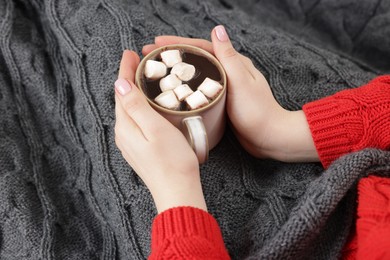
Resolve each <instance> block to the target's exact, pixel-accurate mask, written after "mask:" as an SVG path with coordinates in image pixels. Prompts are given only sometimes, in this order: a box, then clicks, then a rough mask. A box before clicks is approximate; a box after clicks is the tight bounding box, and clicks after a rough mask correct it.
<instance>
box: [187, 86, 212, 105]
mask: <svg viewBox="0 0 390 260" xmlns="http://www.w3.org/2000/svg"><path fill="white" fill-rule="evenodd" d="M185 100H186V102H187V104H188V106H189V108H190V109H197V108H200V107H203V106H205V105H207V104H208V103H209V101H208V100H207V98H206V96H205V95H203V93H202V92H200V91H199V90H197V91H195V92H194V93H192V94H191V95H189V96H188V97H187V98H186V99H185Z"/></svg>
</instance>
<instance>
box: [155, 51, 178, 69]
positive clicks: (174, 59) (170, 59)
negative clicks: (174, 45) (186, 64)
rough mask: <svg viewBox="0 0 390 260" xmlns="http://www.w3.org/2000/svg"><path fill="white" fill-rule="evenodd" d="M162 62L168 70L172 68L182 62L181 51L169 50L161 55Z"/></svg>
mask: <svg viewBox="0 0 390 260" xmlns="http://www.w3.org/2000/svg"><path fill="white" fill-rule="evenodd" d="M160 55H161V59H162V61H163V62H164V63H165V65H167V67H168V68H172V67H173V66H174V65H175V64H176V63H179V62H181V61H182V60H181V54H180V51H179V50H168V51H163V52H162V53H160Z"/></svg>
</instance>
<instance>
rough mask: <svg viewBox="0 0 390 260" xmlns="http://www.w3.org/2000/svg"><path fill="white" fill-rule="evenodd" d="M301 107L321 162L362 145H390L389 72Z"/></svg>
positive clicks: (334, 158)
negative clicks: (354, 87)
mask: <svg viewBox="0 0 390 260" xmlns="http://www.w3.org/2000/svg"><path fill="white" fill-rule="evenodd" d="M303 111H304V113H305V115H306V118H307V121H308V123H309V127H310V131H311V134H312V137H313V140H314V143H315V146H316V149H317V151H318V155H319V157H320V160H321V162H322V164H323V166H324V167H325V168H326V167H328V166H329V165H330V164H331V163H332V162H333V161H334V160H336V159H338V158H339V157H340V156H342V155H344V154H347V153H350V152H354V151H358V150H361V149H364V148H369V147H372V148H379V149H384V150H387V149H389V148H390V75H388V76H381V77H377V78H375V79H374V80H372V81H370V82H369V83H368V84H367V85H364V86H362V87H359V88H356V89H348V90H344V91H340V92H338V93H336V94H334V95H332V96H329V97H326V98H323V99H320V100H317V101H314V102H311V103H308V104H306V105H304V106H303Z"/></svg>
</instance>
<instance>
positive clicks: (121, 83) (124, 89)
mask: <svg viewBox="0 0 390 260" xmlns="http://www.w3.org/2000/svg"><path fill="white" fill-rule="evenodd" d="M115 89H116V90H117V91H118V92H119V94H121V95H122V96H124V95H126V94H127V93H129V92H130V90H131V86H130V84H129V82H128V81H127V80H125V79H117V81H115Z"/></svg>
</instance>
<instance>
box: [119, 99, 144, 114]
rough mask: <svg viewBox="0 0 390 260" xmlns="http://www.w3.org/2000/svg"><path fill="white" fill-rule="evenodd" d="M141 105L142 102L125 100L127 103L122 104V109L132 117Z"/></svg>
mask: <svg viewBox="0 0 390 260" xmlns="http://www.w3.org/2000/svg"><path fill="white" fill-rule="evenodd" d="M142 105H143V102H142V100H139V99H131V100H127V102H126V103H125V104H124V109H125V111H126V113H127V114H128V115H129V116H130V117H131V116H132V115H134V113H137V111H139V110H140V109H141V107H142Z"/></svg>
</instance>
